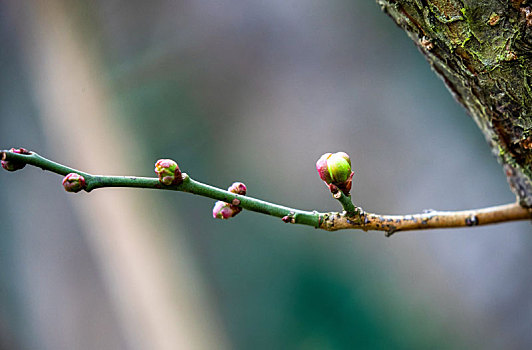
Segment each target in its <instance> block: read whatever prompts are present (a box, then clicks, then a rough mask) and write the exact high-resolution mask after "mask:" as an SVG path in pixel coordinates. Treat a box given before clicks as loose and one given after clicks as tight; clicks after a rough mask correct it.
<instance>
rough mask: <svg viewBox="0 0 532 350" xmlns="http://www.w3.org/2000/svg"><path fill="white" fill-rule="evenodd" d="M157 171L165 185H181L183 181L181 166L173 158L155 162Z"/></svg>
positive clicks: (160, 180)
mask: <svg viewBox="0 0 532 350" xmlns="http://www.w3.org/2000/svg"><path fill="white" fill-rule="evenodd" d="M155 172H156V173H157V175H158V176H159V182H160V183H162V184H164V185H167V186H168V185H179V184H180V183H181V182H183V175H182V174H181V170H179V166H178V165H177V163H176V162H174V161H173V160H171V159H159V160H158V161H157V163H155Z"/></svg>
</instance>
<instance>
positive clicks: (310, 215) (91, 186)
mask: <svg viewBox="0 0 532 350" xmlns="http://www.w3.org/2000/svg"><path fill="white" fill-rule="evenodd" d="M2 160H4V161H13V162H19V163H24V164H30V165H33V166H36V167H38V168H41V169H43V170H47V171H51V172H53V173H56V174H59V175H67V174H70V173H76V174H79V175H81V176H83V177H84V178H85V184H86V185H85V191H87V192H90V191H92V190H95V189H98V188H104V187H137V188H151V189H158V190H170V191H181V192H188V193H192V194H196V195H199V196H203V197H208V198H212V199H216V200H220V201H224V202H228V203H231V202H233V200H234V199H238V200H239V201H240V204H238V206H239V207H241V208H243V209H247V210H251V211H255V212H258V213H263V214H267V215H271V216H276V217H279V218H284V217H288V218H289V220H287V221H288V222H291V223H294V224H303V225H310V226H313V227H316V228H317V227H319V226H320V213H318V212H316V211H312V212H310V211H303V210H298V209H293V208H289V207H285V206H282V205H278V204H273V203H269V202H266V201H262V200H260V199H256V198H253V197H249V196H242V195H238V194H235V193H232V192H229V191H226V190H222V189H220V188H217V187H214V186H210V185H207V184H204V183H201V182H199V181H196V180H193V179H191V178H190V176H188V175H186V174H184V176H183V177H184V181H183V182H182V183H181V184H179V185H168V186H167V185H163V184H162V183H160V182H159V179H158V178H149V177H135V176H103V175H92V174H89V173H86V172H83V171H80V170H77V169H74V168H70V167H67V166H65V165H62V164H59V163H56V162H54V161H51V160H49V159H46V158H44V157H42V156H40V155H38V154H37V153H35V152H31V154H19V153H13V152H9V151H2Z"/></svg>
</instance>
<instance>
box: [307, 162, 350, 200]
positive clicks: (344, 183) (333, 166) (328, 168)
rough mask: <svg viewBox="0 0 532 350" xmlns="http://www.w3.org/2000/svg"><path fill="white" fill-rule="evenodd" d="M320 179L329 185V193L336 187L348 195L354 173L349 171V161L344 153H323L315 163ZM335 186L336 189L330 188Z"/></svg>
mask: <svg viewBox="0 0 532 350" xmlns="http://www.w3.org/2000/svg"><path fill="white" fill-rule="evenodd" d="M316 170H318V174H319V176H320V178H321V179H322V180H323V181H324V182H325V183H326V184H327V185H329V188H330V189H331V192H334V189H335V188H336V187H338V188H339V189H340V190H342V191H343V192H344V193H345V194H346V195H349V192H350V191H351V186H352V182H353V175H354V172H352V171H351V159H350V158H349V156H348V155H347V153H345V152H337V153H325V154H324V155H322V156H321V157H320V159H318V161H317V162H316ZM331 185H335V186H336V187H331Z"/></svg>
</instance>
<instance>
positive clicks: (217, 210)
mask: <svg viewBox="0 0 532 350" xmlns="http://www.w3.org/2000/svg"><path fill="white" fill-rule="evenodd" d="M227 190H228V191H229V192H231V193H235V194H238V195H241V196H245V195H246V191H247V188H246V185H244V184H243V183H242V182H234V183H233V184H232V185H231V186H229V188H228V189H227ZM239 205H240V199H238V198H235V199H233V200H232V201H231V203H226V202H222V201H218V202H216V203H215V204H214V208H213V209H212V216H213V217H214V218H217V219H229V218H232V217H233V216H235V215H236V214H238V213H240V212H241V211H242V208H240V207H239Z"/></svg>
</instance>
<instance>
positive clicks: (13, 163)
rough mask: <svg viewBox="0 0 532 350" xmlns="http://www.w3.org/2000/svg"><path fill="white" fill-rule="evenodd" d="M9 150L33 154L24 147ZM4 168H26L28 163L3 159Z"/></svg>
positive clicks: (14, 169)
mask: <svg viewBox="0 0 532 350" xmlns="http://www.w3.org/2000/svg"><path fill="white" fill-rule="evenodd" d="M9 152H13V153H18V154H31V152H30V151H28V150H27V149H24V148H18V149H17V148H11V149H10V150H9ZM1 164H2V168H4V169H6V170H7V171H16V170H20V169H22V168H24V167H25V166H26V163H20V162H17V161H12V160H2V162H1Z"/></svg>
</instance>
